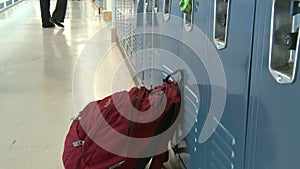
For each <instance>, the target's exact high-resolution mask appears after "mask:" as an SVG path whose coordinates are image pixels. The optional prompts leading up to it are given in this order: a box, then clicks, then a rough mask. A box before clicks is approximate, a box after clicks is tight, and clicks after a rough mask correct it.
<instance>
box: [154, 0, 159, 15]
mask: <svg viewBox="0 0 300 169" xmlns="http://www.w3.org/2000/svg"><path fill="white" fill-rule="evenodd" d="M153 11H154V13H157V12H158V11H159V8H158V0H154V4H153Z"/></svg>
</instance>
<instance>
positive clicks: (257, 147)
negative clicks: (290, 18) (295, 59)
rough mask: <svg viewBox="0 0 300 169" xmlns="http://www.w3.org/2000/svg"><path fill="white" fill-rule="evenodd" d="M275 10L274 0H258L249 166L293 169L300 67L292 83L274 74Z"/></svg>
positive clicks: (296, 165)
mask: <svg viewBox="0 0 300 169" xmlns="http://www.w3.org/2000/svg"><path fill="white" fill-rule="evenodd" d="M278 2H279V1H278ZM282 2H285V3H289V2H291V1H282ZM281 7H282V6H279V8H278V9H279V10H280V8H281ZM276 10H277V9H276ZM276 12H277V11H276ZM271 13H272V0H265V1H257V5H256V20H255V22H256V24H255V25H256V26H255V31H254V32H255V36H254V49H253V62H252V78H251V88H250V96H251V99H250V105H251V107H250V109H249V118H248V119H249V120H248V124H249V125H248V131H247V133H248V137H247V139H248V142H247V143H248V144H247V156H246V157H247V158H246V159H247V163H246V167H245V168H247V169H260V168H272V169H282V168H286V169H292V168H299V166H300V161H299V152H300V146H299V143H300V134H299V119H300V113H299V110H298V109H299V108H298V104H299V98H300V90H299V88H300V81H299V69H298V70H297V71H296V79H295V81H294V83H292V84H285V85H282V84H279V83H278V82H277V81H276V79H274V78H273V77H272V75H271V74H270V72H269V68H268V62H269V54H270V52H269V47H270V37H271V35H270V30H271V27H272V25H271ZM285 22H286V20H284V19H281V20H280V23H279V25H278V26H277V27H274V29H280V28H282V26H284V25H282V24H283V23H285ZM283 50H284V49H283ZM279 52H282V50H281V51H279ZM297 66H299V65H297Z"/></svg>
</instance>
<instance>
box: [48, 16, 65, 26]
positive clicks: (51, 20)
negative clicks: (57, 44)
mask: <svg viewBox="0 0 300 169" xmlns="http://www.w3.org/2000/svg"><path fill="white" fill-rule="evenodd" d="M49 21H50V22H51V23H53V24H55V25H57V26H59V27H62V28H63V27H65V26H64V25H63V24H61V23H60V22H59V21H58V20H57V19H55V18H49Z"/></svg>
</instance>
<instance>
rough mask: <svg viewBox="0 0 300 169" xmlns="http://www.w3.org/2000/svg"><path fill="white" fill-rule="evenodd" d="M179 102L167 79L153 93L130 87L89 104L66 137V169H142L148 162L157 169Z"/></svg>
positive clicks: (174, 86)
mask: <svg viewBox="0 0 300 169" xmlns="http://www.w3.org/2000/svg"><path fill="white" fill-rule="evenodd" d="M180 103H181V99H180V90H179V87H178V85H177V84H176V83H174V82H172V81H170V80H169V76H168V77H167V78H166V79H165V80H164V83H163V84H162V85H161V86H157V87H155V88H154V89H151V90H149V89H146V88H145V87H141V88H137V87H134V88H132V89H131V90H130V91H129V92H127V91H122V92H117V93H114V94H113V95H111V96H108V97H106V98H104V99H102V100H99V101H95V102H91V103H89V104H88V105H87V106H86V107H85V108H84V109H83V111H82V112H80V113H79V115H78V117H76V118H75V119H73V123H72V125H71V127H70V130H69V133H68V134H67V137H66V140H65V146H64V152H63V157H62V158H63V163H64V166H65V168H66V169H144V168H145V166H146V165H147V164H148V162H149V161H150V159H151V158H152V161H151V166H150V168H151V169H161V168H162V167H163V163H164V162H166V161H167V160H168V153H167V146H168V142H169V140H170V139H171V137H172V132H173V131H174V129H175V125H176V124H177V123H176V122H177V117H178V114H179V110H180ZM165 133H166V134H165ZM154 136H155V137H154ZM153 152H155V154H154V153H153Z"/></svg>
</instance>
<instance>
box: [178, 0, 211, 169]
mask: <svg viewBox="0 0 300 169" xmlns="http://www.w3.org/2000/svg"><path fill="white" fill-rule="evenodd" d="M190 3H191V6H192V10H191V11H189V12H182V15H181V18H182V25H181V27H182V37H181V42H182V43H181V45H180V59H181V60H182V61H183V63H184V64H185V65H187V66H188V68H189V71H186V72H185V75H184V91H183V93H184V95H183V105H182V108H183V110H182V112H183V113H184V115H183V119H182V125H181V130H182V132H183V133H184V132H188V131H189V132H188V134H187V136H185V137H184V140H183V141H182V142H180V144H179V147H178V148H179V149H182V148H184V147H186V148H185V149H182V150H184V152H183V153H180V154H179V158H180V161H181V165H182V168H185V167H186V168H188V169H198V168H204V167H205V164H206V161H205V146H204V145H205V143H203V144H200V143H199V133H200V131H201V129H202V128H203V124H204V121H205V118H206V117H207V111H208V108H209V104H207V103H208V100H209V98H208V97H209V94H208V92H209V88H210V86H209V83H210V82H209V75H208V72H207V70H206V68H205V64H207V62H206V61H207V57H206V56H205V53H207V52H208V51H206V49H207V47H206V46H209V44H208V43H210V42H209V39H208V38H207V36H208V32H209V31H208V28H209V27H208V25H209V24H208V21H209V19H208V18H209V14H208V12H209V10H208V7H209V6H208V5H209V1H206V0H192V1H190ZM199 34H201V38H200V37H198V36H199ZM205 37H206V38H205ZM188 42H189V43H191V44H192V45H190V44H188ZM199 45H200V46H199ZM202 45H206V46H202ZM210 46H212V45H210ZM200 55H201V56H200ZM200 57H202V59H201V58H200Z"/></svg>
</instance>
